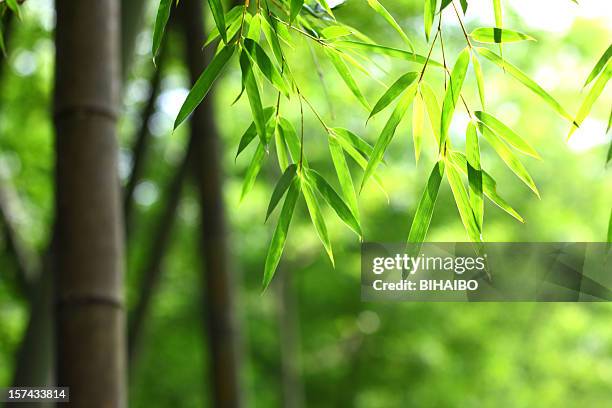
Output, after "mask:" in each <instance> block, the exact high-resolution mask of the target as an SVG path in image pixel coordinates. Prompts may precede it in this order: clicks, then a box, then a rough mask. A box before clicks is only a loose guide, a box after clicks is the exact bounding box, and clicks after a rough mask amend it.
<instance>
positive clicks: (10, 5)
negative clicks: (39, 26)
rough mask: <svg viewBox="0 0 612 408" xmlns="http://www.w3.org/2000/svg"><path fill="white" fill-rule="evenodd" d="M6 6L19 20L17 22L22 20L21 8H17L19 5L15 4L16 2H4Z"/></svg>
mask: <svg viewBox="0 0 612 408" xmlns="http://www.w3.org/2000/svg"><path fill="white" fill-rule="evenodd" d="M6 5H7V6H8V8H9V9H11V11H12V12H13V13H15V14H16V15H17V18H19V20H22V19H23V17H22V15H21V7H19V3H17V0H6Z"/></svg>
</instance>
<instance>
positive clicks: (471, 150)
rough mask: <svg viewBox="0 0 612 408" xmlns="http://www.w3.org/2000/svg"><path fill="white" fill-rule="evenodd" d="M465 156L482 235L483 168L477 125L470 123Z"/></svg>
mask: <svg viewBox="0 0 612 408" xmlns="http://www.w3.org/2000/svg"><path fill="white" fill-rule="evenodd" d="M465 154H466V159H467V175H468V184H469V191H470V207H472V211H473V212H474V219H475V220H476V225H477V226H478V230H479V231H480V232H481V233H482V224H483V220H484V201H483V199H482V168H481V167H480V146H479V145H478V134H477V133H476V124H474V122H470V123H469V124H468V127H467V130H466V134H465Z"/></svg>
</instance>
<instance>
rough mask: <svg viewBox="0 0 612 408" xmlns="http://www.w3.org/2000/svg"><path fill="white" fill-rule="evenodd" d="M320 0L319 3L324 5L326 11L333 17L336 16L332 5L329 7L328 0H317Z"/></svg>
mask: <svg viewBox="0 0 612 408" xmlns="http://www.w3.org/2000/svg"><path fill="white" fill-rule="evenodd" d="M317 1H318V2H319V4H321V6H323V9H324V10H325V11H327V14H329V15H330V16H331V17H333V18H335V17H334V12H333V11H332V9H331V7H329V4H327V1H326V0H317Z"/></svg>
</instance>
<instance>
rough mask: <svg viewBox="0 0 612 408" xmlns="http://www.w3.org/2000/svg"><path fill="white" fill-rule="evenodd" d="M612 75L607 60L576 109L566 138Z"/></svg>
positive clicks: (585, 115) (611, 64)
mask: <svg viewBox="0 0 612 408" xmlns="http://www.w3.org/2000/svg"><path fill="white" fill-rule="evenodd" d="M611 77H612V62H609V63H608V64H607V65H606V68H605V69H604V72H603V73H602V74H601V75H600V76H599V77H598V78H597V80H596V81H595V82H594V83H593V86H592V87H591V90H590V91H589V93H588V94H587V95H586V97H585V98H584V100H583V101H582V105H580V109H578V114H577V115H576V119H574V123H573V124H572V128H571V129H570V132H569V134H568V135H567V138H568V139H569V138H570V137H571V136H572V134H573V133H574V132H575V131H576V129H577V128H578V126H580V125H581V124H582V121H583V120H584V119H585V118H586V117H587V115H588V114H589V112H591V108H592V107H593V104H594V103H595V101H596V100H597V98H599V95H601V93H602V92H603V90H604V88H605V87H606V85H607V84H608V81H609V80H610V78H611Z"/></svg>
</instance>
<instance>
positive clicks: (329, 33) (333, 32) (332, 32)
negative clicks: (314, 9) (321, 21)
mask: <svg viewBox="0 0 612 408" xmlns="http://www.w3.org/2000/svg"><path fill="white" fill-rule="evenodd" d="M350 35H353V31H352V30H351V29H350V28H348V27H347V26H344V25H333V26H329V27H325V28H324V29H323V30H321V36H323V38H326V39H328V40H334V39H336V38H341V37H348V36H350Z"/></svg>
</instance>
